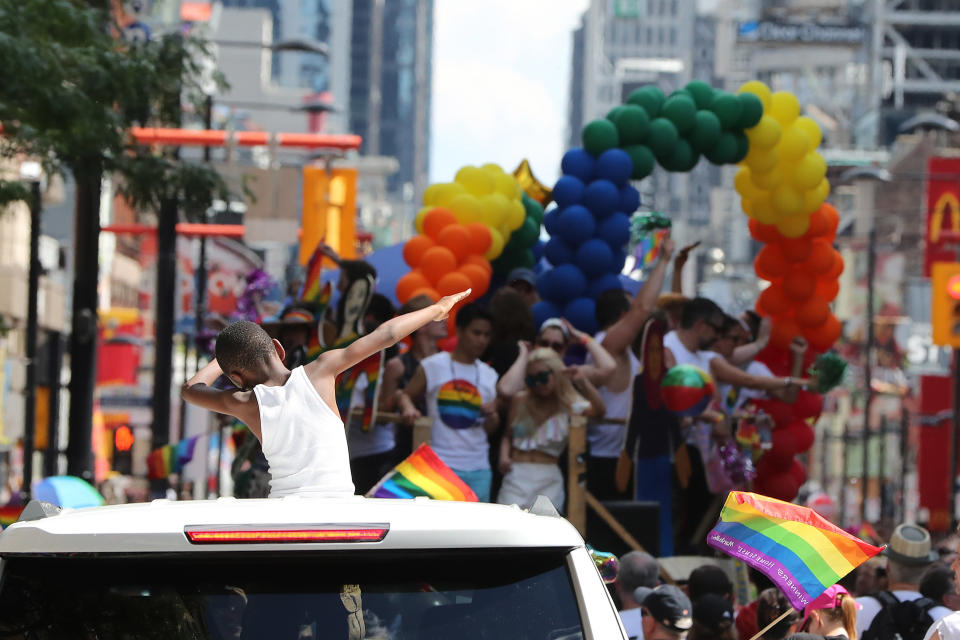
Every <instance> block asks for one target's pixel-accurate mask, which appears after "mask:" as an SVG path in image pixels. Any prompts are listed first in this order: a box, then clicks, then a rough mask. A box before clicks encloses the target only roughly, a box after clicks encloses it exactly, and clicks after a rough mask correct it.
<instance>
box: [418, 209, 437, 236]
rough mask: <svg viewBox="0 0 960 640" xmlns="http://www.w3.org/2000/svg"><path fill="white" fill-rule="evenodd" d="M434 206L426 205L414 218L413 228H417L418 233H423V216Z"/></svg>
mask: <svg viewBox="0 0 960 640" xmlns="http://www.w3.org/2000/svg"><path fill="white" fill-rule="evenodd" d="M432 209H433V207H431V206H426V207H424V208H423V209H420V211H417V217H416V218H414V219H413V228H414V229H416V230H417V233H423V218H424V217H425V216H426V215H427V212H428V211H431V210H432Z"/></svg>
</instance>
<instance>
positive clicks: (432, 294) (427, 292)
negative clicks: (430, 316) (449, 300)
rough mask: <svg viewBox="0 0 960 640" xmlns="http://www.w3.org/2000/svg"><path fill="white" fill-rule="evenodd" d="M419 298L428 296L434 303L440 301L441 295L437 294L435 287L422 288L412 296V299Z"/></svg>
mask: <svg viewBox="0 0 960 640" xmlns="http://www.w3.org/2000/svg"><path fill="white" fill-rule="evenodd" d="M417 296H427V297H428V298H430V299H431V300H433V301H434V302H436V301H437V300H439V299H440V294H439V293H437V290H436V289H434V288H433V287H420V288H419V289H416V290H414V291H413V292H412V293H411V294H410V297H411V298H416V297H417Z"/></svg>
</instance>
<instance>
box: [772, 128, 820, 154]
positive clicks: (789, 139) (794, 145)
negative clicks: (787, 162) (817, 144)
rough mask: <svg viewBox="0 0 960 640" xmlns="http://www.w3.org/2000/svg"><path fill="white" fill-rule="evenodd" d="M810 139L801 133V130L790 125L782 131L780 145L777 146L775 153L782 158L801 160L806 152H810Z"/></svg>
mask: <svg viewBox="0 0 960 640" xmlns="http://www.w3.org/2000/svg"><path fill="white" fill-rule="evenodd" d="M812 148H813V147H811V146H810V138H808V137H807V134H806V133H804V132H803V129H801V128H799V127H797V126H794V125H791V126H789V127H786V128H785V129H784V130H783V135H781V136H780V144H778V145H777V151H779V152H780V156H781V157H782V158H790V159H796V158H802V157H803V156H805V155H806V154H807V151H810V150H812Z"/></svg>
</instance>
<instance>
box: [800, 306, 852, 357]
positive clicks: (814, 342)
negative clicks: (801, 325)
mask: <svg viewBox="0 0 960 640" xmlns="http://www.w3.org/2000/svg"><path fill="white" fill-rule="evenodd" d="M842 333H843V325H842V324H840V321H839V320H837V317H836V316H835V315H833V314H830V315H828V316H827V319H826V321H825V322H824V323H823V324H822V325H820V326H819V327H812V328H810V329H807V330H806V331H805V332H804V335H805V336H806V338H807V340H809V341H810V346H812V347H813V348H814V349H816V350H818V351H826V350H827V349H829V348H830V347H832V346H833V343H834V342H836V341H837V338H839V337H840V334H842Z"/></svg>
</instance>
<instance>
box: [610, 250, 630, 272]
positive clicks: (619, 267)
mask: <svg viewBox="0 0 960 640" xmlns="http://www.w3.org/2000/svg"><path fill="white" fill-rule="evenodd" d="M626 263H627V254H626V253H625V252H624V251H623V249H614V250H613V265H612V266H611V268H610V272H611V273H621V272H622V271H623V265H625V264H626Z"/></svg>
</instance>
